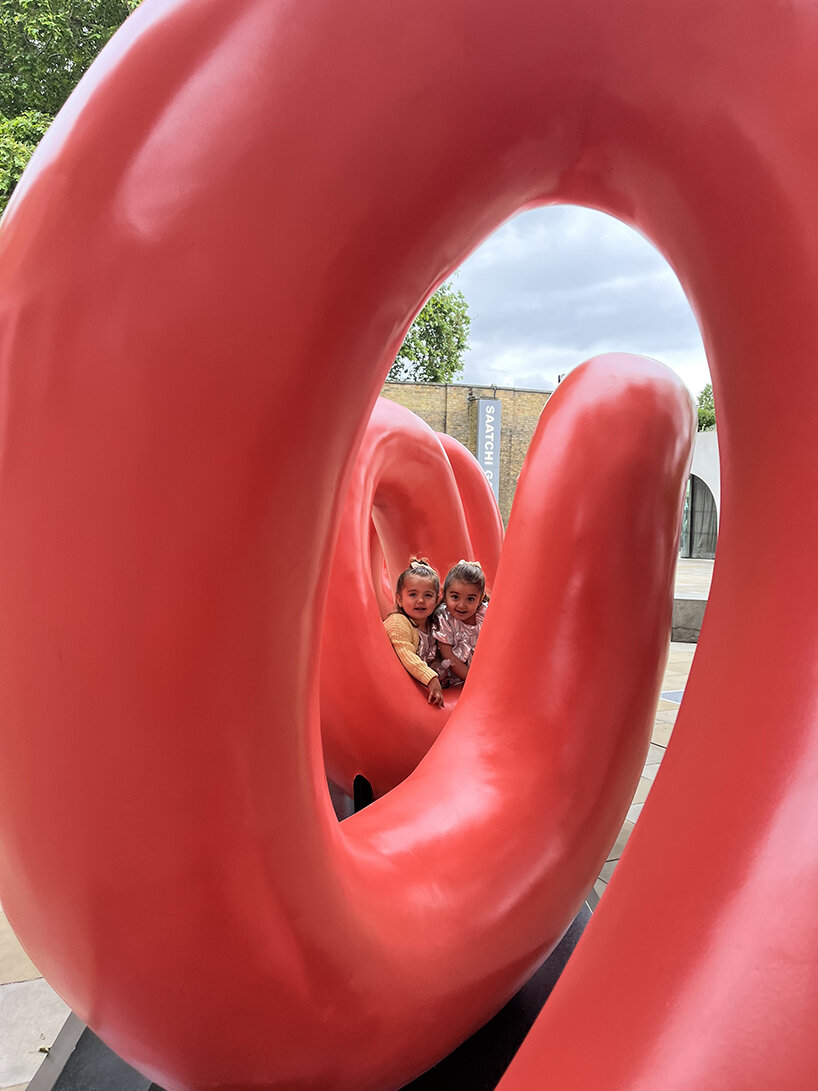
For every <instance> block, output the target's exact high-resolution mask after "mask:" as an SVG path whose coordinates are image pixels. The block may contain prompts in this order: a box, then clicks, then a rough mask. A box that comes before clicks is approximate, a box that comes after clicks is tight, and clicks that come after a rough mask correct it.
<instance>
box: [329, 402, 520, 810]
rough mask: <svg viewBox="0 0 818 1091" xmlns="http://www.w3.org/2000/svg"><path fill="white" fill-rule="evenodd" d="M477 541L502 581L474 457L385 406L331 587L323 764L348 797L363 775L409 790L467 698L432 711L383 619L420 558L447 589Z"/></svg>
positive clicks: (486, 493)
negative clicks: (406, 783) (405, 783)
mask: <svg viewBox="0 0 818 1091" xmlns="http://www.w3.org/2000/svg"><path fill="white" fill-rule="evenodd" d="M447 440H448V437H447ZM458 448H459V450H458ZM452 463H454V464H455V465H456V466H457V468H458V476H457V477H456V476H455V473H454V471H453V467H452ZM461 486H462V487H461ZM464 499H465V501H466V505H467V507H466V506H464V502H463V500H464ZM467 510H468V518H467ZM472 530H473V531H474V533H475V535H476V539H477V541H478V542H481V543H484V548H485V549H486V551H487V564H488V565H489V567H490V568H492V570H496V566H497V560H498V558H499V554H500V548H501V545H502V532H503V527H502V522H501V521H500V517H499V513H498V511H497V505H496V504H495V502H494V496H493V495H492V492H491V489H490V487H489V485H488V482H487V481H486V478H485V476H484V475H483V473H482V471H481V469H480V467H479V465H478V463H477V461H476V460H475V458H474V456H473V455H472V454H471V453H470V452H469V451H467V450H466V449H465V448H464V447H463V446H462V445H461V444H459V443H457V441H451V442H449V443H448V445H447V447H446V449H445V450H444V446H443V444H442V443H441V440H440V437H438V436H437V435H436V433H435V432H433V431H432V429H431V428H430V427H429V426H428V425H427V424H424V422H423V421H422V420H421V419H420V418H419V417H417V416H415V414H414V413H410V412H409V410H408V409H404V408H403V407H402V406H400V405H396V404H395V403H394V402H390V401H387V400H386V399H385V398H379V399H378V401H377V402H376V403H375V408H374V410H373V411H372V416H371V417H370V420H369V423H368V425H367V428H366V432H365V434H364V437H363V440H362V442H361V446H360V448H359V450H358V454H357V457H356V459H355V463H354V465H353V467H352V471H351V474H350V478H349V482H348V485H347V490H346V495H345V499H344V510H343V513H342V515H341V522H340V529H339V533H338V541H337V545H336V547H335V555H334V557H333V562H332V568H331V570H330V573H329V579H328V580H327V582H326V585H325V593H326V604H325V605H326V613H325V620H324V636H323V641H322V644H321V732H322V737H323V742H324V759H325V763H326V767H327V773H328V774H329V776H330V777H331V779H332V780H334V781H335V783H336V784H338V785H340V786H341V787H342V788H344V789H345V790H346V791H347V792H349V794H350V795H351V794H352V781H353V779H354V777H355V776H356V775H357V774H359V773H360V774H362V775H363V776H365V777H366V778H367V779H368V780H369V782H370V783H371V785H372V787H373V789H374V791H375V794H376V795H383V794H384V793H386V792H388V791H389V790H390V789H392V788H394V787H395V785H396V784H399V783H400V782H401V781H402V780H403V779H404V778H405V777H407V776H408V775H409V774H410V773H411V772H412V770H413V769H414V768H415V766H416V765H417V763H418V762H419V761H420V759H421V758H422V757H423V755H424V754H425V753H426V751H427V750H428V749H429V747H430V746H431V745H432V743H433V742H434V740H435V739H436V738H437V736H438V735H439V734H440V732H441V730H442V729H443V725H444V724H445V723H446V721H447V720H448V718H449V715H450V714H451V711H452V708H453V707H454V705H455V704H456V701H457V698H458V697H459V689H455V690H446V691H445V695H446V704H445V706H444V708H442V709H440V708H435V707H433V706H431V705H429V704H428V702H427V700H426V690H425V688H424V687H422V686H421V685H420V684H419V683H418V682H415V681H414V680H413V679H412V678H411V676H410V675H409V674H407V673H406V671H405V670H404V668H403V667H402V666H401V664H400V662H399V660H398V657H397V656H396V655H395V653H394V651H393V650H392V645H391V644H390V642H389V638H388V637H387V636H386V633H385V632H384V631H383V626H382V625H381V619H382V617H385V616H386V614H387V613H390V612H391V611H392V610H394V609H395V592H394V588H395V583H396V581H397V577H398V575H399V573H401V572H402V571H403V570H404V569H405V568H406V565H407V564H408V562H409V558H410V556H412V555H420V556H423V557H427V558H428V559H429V560H430V561H431V562H432V564H433V566H434V567H435V568H436V569H437V570H438V572H439V573H440V579H441V586H442V583H443V579H444V578H445V575H446V573H447V572H448V570H449V569H450V568H451V566H452V565H453V564H456V563H457V561H459V560H460V558H461V557H464V556H468V557H471V556H472V554H473V553H475V550H474V548H473V545H472V537H471V532H472ZM384 565H385V566H386V571H387V575H386V576H384V575H383V570H384Z"/></svg>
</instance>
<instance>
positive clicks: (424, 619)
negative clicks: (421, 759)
mask: <svg viewBox="0 0 818 1091" xmlns="http://www.w3.org/2000/svg"><path fill="white" fill-rule="evenodd" d="M439 602H440V577H439V576H438V574H437V572H435V570H434V569H433V568H432V566H431V565H430V564H429V562H428V561H427V560H426V559H425V558H423V557H420V558H418V557H413V558H412V560H411V561H410V562H409V567H408V568H407V569H406V570H405V571H404V572H401V574H400V575H399V576H398V583H397V587H396V588H395V606H396V607H397V609H396V610H395V612H394V613H392V614H389V616H388V617H387V618H386V620H385V621H384V623H383V627H384V629H386V633H387V636H388V637H389V639H390V640H391V641H392V647H393V648H394V649H395V652H396V653H397V656H398V659H400V661H401V663H402V664H403V666H404V667H405V668H406V670H407V671H408V672H409V673H410V674H411V675H412V677H413V678H416V679H417V680H418V682H420V683H421V684H422V685H424V686H426V688H427V689H428V690H429V704H430V705H436V706H437V707H438V708H442V706H443V690H442V689H441V686H440V679H439V678H438V670H439V669H441V666H440V659H439V656H438V652H437V643H436V642H435V638H434V637H433V636H432V628H431V624H430V620H429V619H430V618H431V616H432V614H433V613H434V611H435V607H436V606H437V604H438V603H439ZM430 664H431V665H430Z"/></svg>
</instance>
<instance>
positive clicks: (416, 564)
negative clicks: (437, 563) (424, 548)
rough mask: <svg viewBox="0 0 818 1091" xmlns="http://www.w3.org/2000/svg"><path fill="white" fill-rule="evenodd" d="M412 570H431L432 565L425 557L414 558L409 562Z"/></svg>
mask: <svg viewBox="0 0 818 1091" xmlns="http://www.w3.org/2000/svg"><path fill="white" fill-rule="evenodd" d="M409 567H410V568H431V567H432V566H431V564H430V563H429V561H428V560H427V559H426V558H425V557H412V558H411V559H410V561H409Z"/></svg>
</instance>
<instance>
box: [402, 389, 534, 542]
mask: <svg viewBox="0 0 818 1091" xmlns="http://www.w3.org/2000/svg"><path fill="white" fill-rule="evenodd" d="M381 394H382V395H383V397H384V398H389V399H390V400H391V401H393V402H397V403H398V404H399V405H403V406H405V407H406V408H407V409H411V410H412V412H413V413H417V415H418V416H419V417H420V418H421V419H422V420H425V421H426V423H427V424H428V425H430V426H431V427H432V428H434V430H435V431H436V432H445V433H447V434H448V435H450V436H454V438H455V439H458V440H460V442H461V443H462V444H464V446H466V447H468V449H469V450H470V451H471V452H472V454H474V455H475V456H477V457H478V461H480V462H481V464H482V465H484V468H487V469H488V466H490V465H492V463H494V464H495V465H496V473H497V475H498V476H497V484H498V486H499V496H498V500H499V504H500V514H501V515H502V517H503V523H506V524H507V523H508V516H509V513H510V511H511V501H512V500H513V499H514V490H515V488H516V486H517V477H518V475H519V473H520V470H521V468H522V465H523V459H524V458H525V456H526V452H527V451H528V445H529V443H530V442H531V437H532V436H533V435H534V429H535V428H536V426H537V421H538V420H539V417H540V413H541V412H542V410H543V406H544V405H545V403H546V402H547V401H548V398H549V396H550V394H551V391H548V390H516V389H513V388H511V387H499V386H465V385H461V384H459V383H386V384H385V386H384V388H383V390H382V391H381ZM481 404H482V407H483V408H482V415H483V419H484V421H485V420H486V419H488V421H489V422H494V421H496V422H497V423H496V425H494V424H492V423H490V424H489V425H488V428H489V434H488V436H486V433H485V427H486V426H485V424H484V425H483V428H482V429H481V424H480V421H481ZM486 414H487V415H488V416H487V417H486ZM492 429H494V430H492ZM478 440H481V441H482V448H481V449H480V451H479V450H478ZM498 448H499V450H498ZM491 472H493V471H492V470H489V473H491Z"/></svg>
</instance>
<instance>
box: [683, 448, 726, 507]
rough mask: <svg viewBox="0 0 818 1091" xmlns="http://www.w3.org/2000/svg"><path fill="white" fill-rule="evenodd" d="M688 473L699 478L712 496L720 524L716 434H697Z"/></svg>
mask: <svg viewBox="0 0 818 1091" xmlns="http://www.w3.org/2000/svg"><path fill="white" fill-rule="evenodd" d="M690 472H691V473H692V474H695V475H696V477H700V478H701V479H702V481H703V482H704V483H705V485H707V487H708V489H710V491H711V492H712V494H713V498H714V499H715V501H716V514H717V515H718V518H719V522H721V469H720V466H719V440H718V432H697V433H696V446H695V447H694V448H693V465H692V466H691V467H690Z"/></svg>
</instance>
